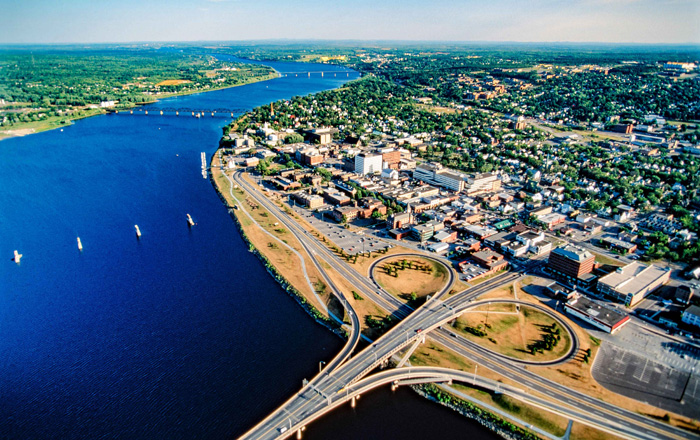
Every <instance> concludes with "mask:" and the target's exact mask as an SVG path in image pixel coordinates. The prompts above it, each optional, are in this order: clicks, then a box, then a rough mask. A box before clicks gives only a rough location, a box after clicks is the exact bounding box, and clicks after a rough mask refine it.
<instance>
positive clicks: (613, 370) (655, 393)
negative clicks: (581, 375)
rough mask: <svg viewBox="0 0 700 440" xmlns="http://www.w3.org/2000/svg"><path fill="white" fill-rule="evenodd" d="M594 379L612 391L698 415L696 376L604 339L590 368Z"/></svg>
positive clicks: (699, 394) (699, 390)
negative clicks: (604, 341) (605, 341)
mask: <svg viewBox="0 0 700 440" xmlns="http://www.w3.org/2000/svg"><path fill="white" fill-rule="evenodd" d="M592 373H593V377H594V378H595V380H596V381H598V383H600V384H601V385H603V386H604V387H605V388H608V389H609V390H611V391H614V392H616V393H619V394H622V395H625V396H628V397H631V398H633V399H635V400H639V401H642V402H646V403H649V404H651V405H654V406H658V407H659V408H663V409H665V410H668V411H673V412H677V413H679V414H683V415H686V416H688V417H691V418H694V419H697V418H699V417H700V378H699V377H698V376H697V375H695V374H691V373H688V372H685V371H680V370H677V369H675V368H671V367H668V366H667V365H664V364H661V363H659V362H656V361H655V360H653V358H650V357H647V356H642V355H640V354H637V353H633V352H631V351H628V350H625V349H623V348H621V347H618V346H615V345H613V344H610V343H604V344H603V346H602V347H601V348H600V351H599V352H598V355H597V356H596V359H595V363H594V365H593V369H592Z"/></svg>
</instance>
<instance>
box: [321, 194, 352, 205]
mask: <svg viewBox="0 0 700 440" xmlns="http://www.w3.org/2000/svg"><path fill="white" fill-rule="evenodd" d="M323 196H324V197H325V198H326V200H327V201H328V203H330V204H331V205H338V206H345V205H349V204H350V202H352V199H351V198H350V197H348V196H344V195H342V194H340V193H337V192H332V191H325V192H324V193H323Z"/></svg>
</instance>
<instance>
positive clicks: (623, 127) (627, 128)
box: [612, 124, 634, 134]
mask: <svg viewBox="0 0 700 440" xmlns="http://www.w3.org/2000/svg"><path fill="white" fill-rule="evenodd" d="M632 130H634V125H632V124H615V125H613V126H612V131H615V132H617V133H624V134H630V133H632Z"/></svg>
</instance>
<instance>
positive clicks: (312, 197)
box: [291, 191, 325, 209]
mask: <svg viewBox="0 0 700 440" xmlns="http://www.w3.org/2000/svg"><path fill="white" fill-rule="evenodd" d="M291 197H292V199H294V201H295V202H296V203H299V204H300V205H303V206H306V207H307V208H309V209H316V208H319V207H321V206H323V205H324V204H325V203H324V201H323V197H321V196H319V195H316V194H309V193H307V192H303V191H302V192H297V193H294V194H292V195H291Z"/></svg>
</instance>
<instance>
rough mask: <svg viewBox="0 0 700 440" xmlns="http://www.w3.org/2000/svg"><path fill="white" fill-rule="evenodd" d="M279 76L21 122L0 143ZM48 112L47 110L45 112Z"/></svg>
mask: <svg viewBox="0 0 700 440" xmlns="http://www.w3.org/2000/svg"><path fill="white" fill-rule="evenodd" d="M280 76H281V75H280V74H279V72H277V71H276V70H274V69H273V71H272V72H271V73H270V74H268V75H265V76H263V77H257V78H250V79H249V81H246V82H244V83H242V84H235V85H230V86H221V87H215V88H209V89H204V90H188V91H185V92H180V93H164V94H162V95H158V98H157V99H154V100H153V101H147V102H139V103H132V104H131V105H124V106H120V107H115V108H112V109H109V110H108V109H102V108H98V109H85V110H84V113H81V114H79V115H76V116H69V117H66V116H49V117H47V118H46V119H43V120H40V121H32V122H21V123H18V124H15V125H13V126H12V128H9V129H7V130H0V141H3V140H5V139H11V138H14V137H22V136H28V135H31V134H36V133H42V132H45V131H51V130H55V129H58V128H65V127H69V126H71V125H73V121H78V120H80V119H86V118H90V117H93V116H99V115H104V114H107V113H109V112H110V110H112V111H114V110H117V111H123V110H131V109H133V108H136V107H142V106H144V105H150V104H154V103H156V102H158V101H160V100H161V99H166V98H173V97H176V96H188V95H196V94H199V93H208V92H216V91H218V90H225V89H232V88H234V87H240V86H246V85H249V84H254V83H257V82H263V81H269V80H272V79H276V78H279V77H280ZM47 111H48V110H47Z"/></svg>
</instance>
